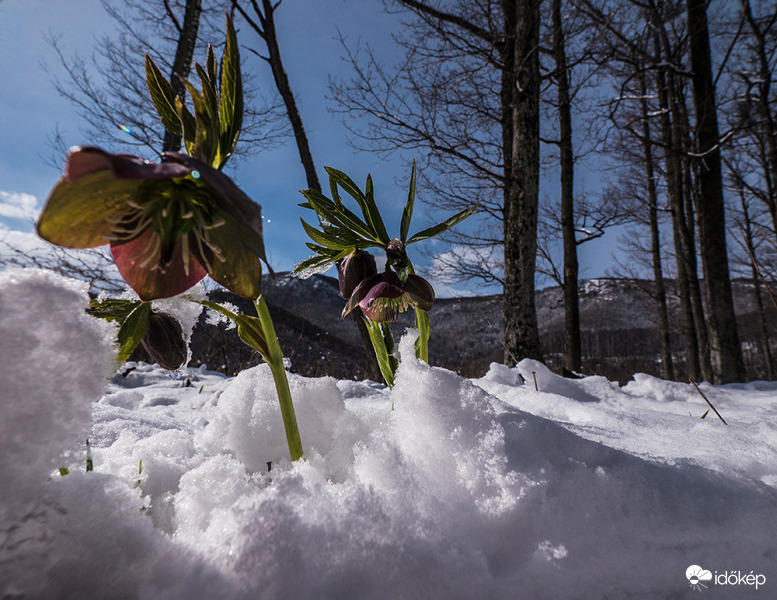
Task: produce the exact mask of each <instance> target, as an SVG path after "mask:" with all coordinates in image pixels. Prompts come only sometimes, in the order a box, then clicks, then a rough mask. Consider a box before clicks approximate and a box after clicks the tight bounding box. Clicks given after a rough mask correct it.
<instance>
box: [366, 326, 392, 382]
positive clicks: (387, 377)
mask: <svg viewBox="0 0 777 600" xmlns="http://www.w3.org/2000/svg"><path fill="white" fill-rule="evenodd" d="M364 323H365V325H367V331H368V332H369V334H370V341H372V348H373V350H375V358H376V359H377V360H378V367H380V373H381V375H383V380H384V381H385V382H386V385H387V386H389V388H393V387H394V373H396V371H397V366H398V363H397V358H396V356H394V336H393V335H392V334H391V329H389V326H388V323H377V322H375V321H371V320H370V319H368V318H367V317H364Z"/></svg>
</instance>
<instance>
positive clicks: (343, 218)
mask: <svg viewBox="0 0 777 600" xmlns="http://www.w3.org/2000/svg"><path fill="white" fill-rule="evenodd" d="M302 195H303V196H305V198H306V199H307V200H308V203H309V204H310V205H311V206H312V207H313V210H315V211H316V212H317V213H318V214H319V215H321V216H322V217H323V218H324V219H325V220H326V221H328V222H329V223H332V224H333V225H339V226H341V227H342V228H343V229H347V230H349V231H351V232H352V233H354V234H355V235H358V236H359V237H361V238H362V239H364V240H365V241H374V242H380V239H378V238H377V237H376V236H375V233H374V232H373V231H372V230H371V229H370V227H369V226H368V225H367V224H366V223H365V222H364V221H362V220H361V219H360V218H359V217H358V216H357V215H356V214H354V213H353V212H351V211H350V210H348V209H347V208H346V207H345V206H343V205H342V204H341V205H340V206H337V205H336V204H335V203H334V202H332V201H331V200H330V199H329V198H327V197H326V196H324V195H323V194H322V193H321V192H319V191H318V190H312V189H311V190H305V191H304V192H302Z"/></svg>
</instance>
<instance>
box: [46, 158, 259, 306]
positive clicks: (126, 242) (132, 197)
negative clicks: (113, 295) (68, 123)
mask: <svg viewBox="0 0 777 600" xmlns="http://www.w3.org/2000/svg"><path fill="white" fill-rule="evenodd" d="M261 223H262V222H261V208H260V207H259V205H258V204H256V203H255V202H253V201H252V200H251V199H250V198H249V197H248V196H246V195H245V193H243V191H242V190H240V188H238V187H237V185H235V183H234V182H233V181H232V180H231V179H230V178H229V177H227V176H226V175H224V174H223V173H221V172H220V171H217V170H216V169H214V168H212V167H210V166H209V165H207V164H206V163H204V162H202V161H200V160H197V159H196V158H193V157H191V156H188V155H186V154H181V153H177V152H167V153H165V154H164V156H163V158H162V162H160V163H151V162H148V161H146V160H143V159H141V158H138V157H136V156H130V155H126V154H110V153H108V152H105V151H103V150H101V149H99V148H93V147H84V148H74V149H73V150H71V151H70V152H69V153H68V157H67V162H66V164H65V175H64V177H63V178H62V179H60V180H59V182H57V184H56V186H55V187H54V189H53V190H52V191H51V194H50V195H49V198H48V200H47V201H46V206H45V207H44V209H43V212H42V213H41V216H40V219H39V220H38V224H37V231H38V235H39V236H40V237H41V238H43V239H44V240H46V241H48V242H51V243H52V244H56V245H58V246H64V247H66V248H94V247H97V246H102V245H104V244H110V246H111V255H112V256H113V260H114V261H115V263H116V266H117V267H118V269H119V273H120V274H121V276H122V277H123V278H124V280H125V281H126V282H127V284H129V286H130V287H131V288H132V289H134V290H135V292H137V294H138V296H139V297H140V298H141V300H153V299H156V298H167V297H170V296H175V295H177V294H180V293H182V292H184V291H186V290H187V289H189V288H190V287H191V286H193V285H194V284H195V283H197V282H198V281H200V280H201V279H203V278H204V277H205V275H210V276H211V278H213V279H214V280H215V281H217V282H218V283H220V284H221V285H223V286H224V287H225V288H227V289H228V290H230V291H232V292H234V293H236V294H238V295H240V296H243V297H245V298H249V299H254V298H256V297H257V296H258V295H259V293H260V291H261V287H260V286H261V277H262V266H261V262H260V259H261V260H262V261H265V263H266V258H265V254H264V243H263V240H262V226H261Z"/></svg>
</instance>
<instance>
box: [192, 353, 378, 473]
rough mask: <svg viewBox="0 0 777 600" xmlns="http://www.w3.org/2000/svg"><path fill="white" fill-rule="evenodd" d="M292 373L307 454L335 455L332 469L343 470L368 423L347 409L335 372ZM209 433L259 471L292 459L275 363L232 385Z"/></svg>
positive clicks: (217, 445) (210, 441) (215, 446)
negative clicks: (314, 376) (331, 374)
mask: <svg viewBox="0 0 777 600" xmlns="http://www.w3.org/2000/svg"><path fill="white" fill-rule="evenodd" d="M287 376H288V378H289V388H290V390H291V397H292V400H293V402H294V412H295V414H296V417H297V423H298V425H299V430H300V437H301V438H302V446H303V451H304V453H305V455H306V456H307V457H308V458H311V457H312V456H315V455H318V456H321V457H324V458H325V459H327V460H328V461H329V465H328V467H327V469H328V471H329V472H330V473H331V474H334V473H336V472H339V471H340V470H341V469H342V468H345V467H346V464H345V462H343V461H346V462H350V458H349V457H348V456H349V455H350V454H351V447H352V446H353V444H354V442H355V441H356V440H357V439H359V438H360V437H362V436H363V435H364V434H365V431H363V429H364V427H363V425H362V424H361V423H360V421H359V420H358V419H356V418H355V417H354V416H353V415H351V414H350V413H347V412H346V410H345V404H344V403H343V400H342V398H341V396H340V390H339V389H338V387H337V382H336V381H335V380H334V379H333V378H331V377H322V378H317V379H311V378H305V377H300V376H298V375H294V374H292V373H288V374H287ZM204 439H205V443H206V445H207V446H209V447H210V448H211V449H212V450H215V451H216V452H218V451H224V450H228V451H232V452H233V453H234V455H235V456H236V457H237V458H238V460H240V461H242V462H243V463H244V464H245V466H246V467H247V468H248V469H249V470H250V471H251V472H254V473H257V472H263V471H267V463H268V462H277V461H279V460H288V458H289V446H288V443H287V441H286V433H285V430H284V427H283V419H282V417H281V410H280V404H279V402H278V397H277V395H276V391H275V384H274V381H273V377H272V372H271V371H270V368H269V366H267V365H266V364H261V365H258V366H256V367H253V368H251V369H246V370H245V371H242V372H241V373H240V374H239V375H238V376H237V377H236V378H235V379H234V380H233V381H232V382H231V383H230V384H229V385H228V386H227V387H226V389H225V390H224V392H223V393H222V394H221V396H220V397H219V400H218V405H217V407H216V410H215V413H214V418H213V421H211V423H210V424H209V425H208V426H207V427H206V429H205V433H204ZM337 457H339V458H337Z"/></svg>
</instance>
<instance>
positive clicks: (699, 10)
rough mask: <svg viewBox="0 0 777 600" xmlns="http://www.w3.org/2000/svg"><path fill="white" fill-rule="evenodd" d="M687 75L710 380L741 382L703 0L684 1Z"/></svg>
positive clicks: (742, 377)
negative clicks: (690, 89) (695, 155)
mask: <svg viewBox="0 0 777 600" xmlns="http://www.w3.org/2000/svg"><path fill="white" fill-rule="evenodd" d="M686 8H687V12H688V29H689V42H690V49H691V70H692V71H693V75H692V78H691V81H692V84H693V99H694V108H695V112H696V136H697V140H698V149H699V153H700V155H701V156H702V158H701V159H700V161H699V165H698V166H699V191H700V198H699V200H700V201H699V203H698V207H697V209H696V214H697V216H698V221H699V249H700V253H701V262H702V273H703V277H704V295H705V300H706V302H707V329H708V334H709V343H710V360H711V363H712V374H713V382H714V383H716V384H721V383H728V382H733V381H742V380H743V379H744V365H743V361H742V350H741V347H740V345H739V335H738V332H737V326H736V319H735V315H734V302H733V298H732V294H731V279H730V276H729V268H728V256H727V252H726V215H725V208H724V204H723V182H722V176H721V166H720V148H719V143H720V135H719V133H718V119H717V114H716V105H715V87H714V83H713V79H712V64H711V58H710V45H709V32H708V28H707V8H706V1H705V0H687V2H686Z"/></svg>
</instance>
